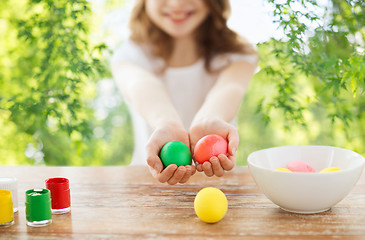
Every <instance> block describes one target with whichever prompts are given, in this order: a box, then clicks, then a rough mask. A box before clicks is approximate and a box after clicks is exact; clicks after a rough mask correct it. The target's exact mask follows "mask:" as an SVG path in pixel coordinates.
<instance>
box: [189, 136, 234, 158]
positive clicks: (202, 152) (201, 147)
mask: <svg viewBox="0 0 365 240" xmlns="http://www.w3.org/2000/svg"><path fill="white" fill-rule="evenodd" d="M227 152H228V143H227V141H226V140H225V139H224V138H222V137H221V136H218V135H215V134H212V135H207V136H205V137H203V138H201V139H200V140H199V141H198V142H197V143H196V145H195V149H194V159H195V160H196V161H197V162H198V163H200V164H202V163H204V162H205V161H208V160H209V159H210V158H211V157H213V156H218V155H219V154H227Z"/></svg>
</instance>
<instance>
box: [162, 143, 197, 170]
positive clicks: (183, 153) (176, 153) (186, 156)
mask: <svg viewBox="0 0 365 240" xmlns="http://www.w3.org/2000/svg"><path fill="white" fill-rule="evenodd" d="M160 158H161V160H162V163H163V165H164V167H167V166H168V165H170V164H176V165H177V166H186V165H190V164H191V153H190V149H189V148H188V147H187V146H186V145H185V144H184V143H182V142H179V141H171V142H168V143H166V144H165V145H164V146H163V147H162V149H161V152H160Z"/></svg>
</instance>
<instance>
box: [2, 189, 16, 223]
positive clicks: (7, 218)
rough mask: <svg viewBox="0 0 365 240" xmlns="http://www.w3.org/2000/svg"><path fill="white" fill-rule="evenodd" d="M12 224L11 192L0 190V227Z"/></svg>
mask: <svg viewBox="0 0 365 240" xmlns="http://www.w3.org/2000/svg"><path fill="white" fill-rule="evenodd" d="M13 223H14V213H13V201H12V199H11V192H10V191H8V190H0V226H8V225H11V224H13Z"/></svg>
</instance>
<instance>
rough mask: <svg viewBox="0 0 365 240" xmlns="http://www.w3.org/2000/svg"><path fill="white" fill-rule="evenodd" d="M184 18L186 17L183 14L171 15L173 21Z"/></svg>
mask: <svg viewBox="0 0 365 240" xmlns="http://www.w3.org/2000/svg"><path fill="white" fill-rule="evenodd" d="M185 17H186V14H185V13H179V14H174V15H171V18H172V19H175V20H180V19H183V18H185Z"/></svg>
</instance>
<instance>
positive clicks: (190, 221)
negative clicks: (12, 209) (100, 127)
mask: <svg viewBox="0 0 365 240" xmlns="http://www.w3.org/2000/svg"><path fill="white" fill-rule="evenodd" d="M0 176H14V177H16V178H17V179H18V182H19V185H18V192H19V196H18V198H19V212H18V213H17V214H16V215H15V224H14V225H12V226H10V227H5V228H4V227H2V228H0V239H47V240H48V239H51V240H54V239H171V238H175V239H254V240H255V239H293V238H295V239H365V174H362V177H361V179H360V181H359V182H358V183H357V185H356V187H355V188H354V189H353V191H352V192H351V193H350V194H349V195H348V196H347V197H346V198H345V199H344V200H343V201H341V202H340V203H338V204H337V205H336V206H335V207H333V208H332V209H331V210H329V211H327V212H324V213H320V214H313V215H300V214H293V213H288V212H285V211H283V210H281V209H280V208H279V207H277V206H276V205H274V204H273V203H271V202H270V201H269V200H268V199H267V198H266V197H265V196H264V195H263V194H262V193H261V192H260V190H259V189H258V188H257V186H256V184H255V182H254V181H253V179H252V178H251V176H250V174H249V172H248V169H247V167H236V168H235V169H234V171H232V172H229V173H226V175H225V176H224V177H222V178H216V177H213V178H207V177H205V176H204V175H203V174H202V173H197V174H195V175H194V176H193V177H192V178H191V180H190V181H189V182H188V183H187V184H184V185H174V186H170V185H168V184H161V183H158V182H157V181H156V180H154V179H153V178H152V177H151V175H150V174H149V172H148V169H147V167H143V166H141V167H138V166H133V167H132V166H129V167H5V166H2V167H0ZM56 176H62V177H67V178H68V179H69V180H70V187H71V199H72V206H71V213H68V214H64V215H53V223H52V224H51V225H49V226H46V227H39V228H34V227H28V226H27V225H26V219H25V207H24V199H25V191H26V190H28V189H31V188H40V187H44V180H45V179H46V178H48V177H56ZM207 186H214V187H217V188H220V189H221V190H222V191H223V192H224V193H225V194H226V196H227V199H228V203H229V209H228V212H227V215H226V216H225V217H224V218H223V220H222V221H220V222H218V223H216V224H207V223H204V222H202V221H201V220H199V219H198V217H197V216H196V215H195V213H194V207H193V203H194V198H195V195H196V194H197V193H198V191H199V190H200V189H202V188H203V187H207Z"/></svg>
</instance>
